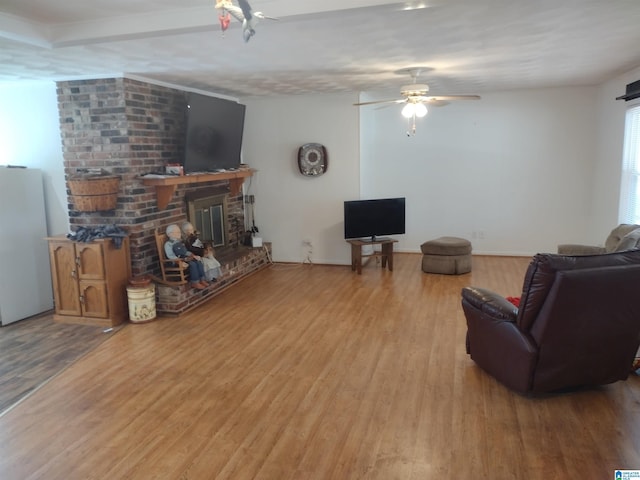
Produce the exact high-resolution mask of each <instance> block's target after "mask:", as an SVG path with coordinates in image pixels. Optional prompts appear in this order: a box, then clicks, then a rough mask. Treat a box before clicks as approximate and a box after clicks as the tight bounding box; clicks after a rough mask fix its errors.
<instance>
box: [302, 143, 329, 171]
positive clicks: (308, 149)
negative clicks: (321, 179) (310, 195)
mask: <svg viewBox="0 0 640 480" xmlns="http://www.w3.org/2000/svg"><path fill="white" fill-rule="evenodd" d="M328 166H329V160H328V159H327V149H326V148H324V145H320V144H319V143H305V144H304V145H302V146H301V147H300V149H299V150H298V168H299V169H300V173H301V174H303V175H307V176H309V177H317V176H318V175H322V174H323V173H324V172H326V171H327V167H328Z"/></svg>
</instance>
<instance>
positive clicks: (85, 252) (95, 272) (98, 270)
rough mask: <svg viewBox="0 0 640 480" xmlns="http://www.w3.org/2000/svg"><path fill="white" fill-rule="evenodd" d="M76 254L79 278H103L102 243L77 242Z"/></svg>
mask: <svg viewBox="0 0 640 480" xmlns="http://www.w3.org/2000/svg"><path fill="white" fill-rule="evenodd" d="M75 247H76V255H77V263H78V278H79V279H80V280H103V279H104V258H103V256H102V243H77V244H76V245H75Z"/></svg>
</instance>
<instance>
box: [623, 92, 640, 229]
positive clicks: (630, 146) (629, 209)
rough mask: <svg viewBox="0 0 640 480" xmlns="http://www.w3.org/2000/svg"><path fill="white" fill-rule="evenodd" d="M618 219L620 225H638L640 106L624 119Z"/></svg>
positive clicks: (639, 196)
mask: <svg viewBox="0 0 640 480" xmlns="http://www.w3.org/2000/svg"><path fill="white" fill-rule="evenodd" d="M619 217H620V218H619V220H620V223H638V224H640V104H639V105H635V106H632V107H630V108H629V109H628V110H627V115H626V118H625V127H624V150H623V153H622V181H621V185H620V211H619Z"/></svg>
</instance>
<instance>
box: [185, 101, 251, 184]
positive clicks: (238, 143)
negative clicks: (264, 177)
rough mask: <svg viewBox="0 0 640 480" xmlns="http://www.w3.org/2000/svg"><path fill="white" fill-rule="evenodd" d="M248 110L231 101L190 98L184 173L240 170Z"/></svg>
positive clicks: (187, 115) (187, 114)
mask: <svg viewBox="0 0 640 480" xmlns="http://www.w3.org/2000/svg"><path fill="white" fill-rule="evenodd" d="M245 110H246V106H245V105H242V104H240V103H238V102H233V101H231V100H225V99H223V98H218V97H210V96H207V95H200V94H197V93H189V94H188V98H187V112H186V138H185V149H184V162H183V167H184V173H194V172H219V171H225V170H234V169H237V168H239V167H240V163H241V158H240V154H241V150H242V136H243V133H244V116H245Z"/></svg>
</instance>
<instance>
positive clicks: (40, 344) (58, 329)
mask: <svg viewBox="0 0 640 480" xmlns="http://www.w3.org/2000/svg"><path fill="white" fill-rule="evenodd" d="M103 330H104V329H103V328H100V327H94V326H86V325H69V324H63V323H54V321H53V315H52V314H51V313H45V314H42V315H38V316H35V317H32V318H28V319H26V320H22V321H20V322H16V323H12V324H10V325H5V326H4V327H2V328H0V415H2V413H3V412H4V411H6V410H7V409H9V408H11V406H12V405H14V404H16V403H17V402H19V401H20V400H21V399H23V398H24V397H25V396H27V395H29V394H30V393H31V392H33V391H34V390H35V389H37V388H38V387H40V386H41V385H42V384H44V383H45V382H47V381H48V380H49V379H51V378H52V377H54V376H55V375H57V374H58V373H59V372H61V371H62V370H64V369H65V368H66V367H67V366H69V365H71V364H72V363H73V362H74V361H76V360H77V359H78V358H80V357H82V355H84V354H85V353H87V352H89V351H91V350H92V349H93V348H95V347H96V346H97V345H99V344H100V343H102V342H103V341H104V340H106V339H107V337H108V336H109V334H105V333H103Z"/></svg>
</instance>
